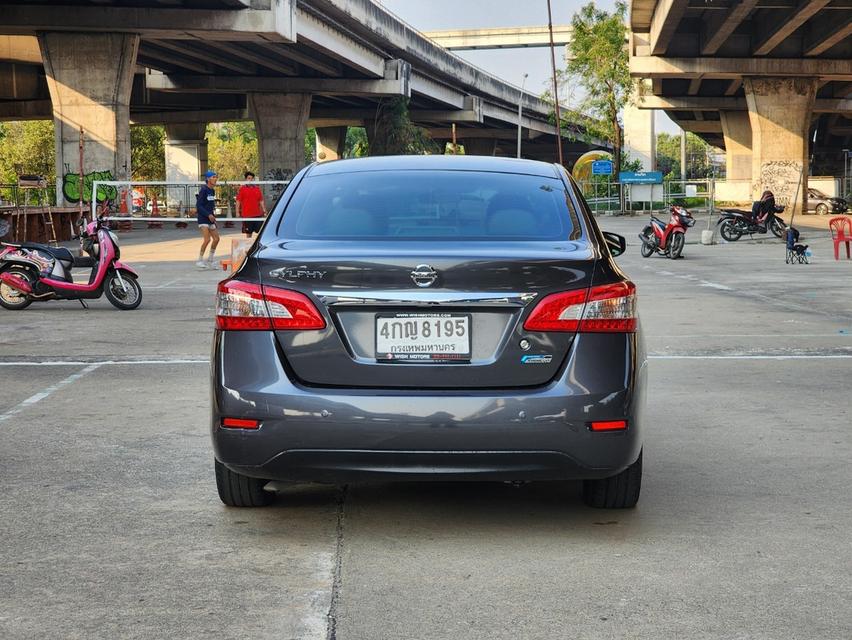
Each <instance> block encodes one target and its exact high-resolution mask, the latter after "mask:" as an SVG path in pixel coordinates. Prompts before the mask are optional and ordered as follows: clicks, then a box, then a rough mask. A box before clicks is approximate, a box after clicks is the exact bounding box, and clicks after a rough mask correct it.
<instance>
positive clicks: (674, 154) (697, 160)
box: [657, 132, 713, 180]
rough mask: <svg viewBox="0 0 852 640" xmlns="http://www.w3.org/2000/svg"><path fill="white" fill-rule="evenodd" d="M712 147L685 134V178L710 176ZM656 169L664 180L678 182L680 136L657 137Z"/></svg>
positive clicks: (689, 133)
mask: <svg viewBox="0 0 852 640" xmlns="http://www.w3.org/2000/svg"><path fill="white" fill-rule="evenodd" d="M711 149H712V147H711V146H710V145H709V144H707V143H706V142H705V141H704V140H703V139H701V138H699V137H698V136H697V135H695V134H694V133H692V132H687V134H686V177H687V178H689V179H693V180H694V179H703V178H707V177H708V176H710V175H711V174H712V172H713V166H712V164H711V162H710V152H711ZM657 168H658V169H659V170H660V171H662V172H663V175H664V176H665V178H666V180H680V175H681V173H680V136H679V135H672V134H670V133H660V134H658V135H657Z"/></svg>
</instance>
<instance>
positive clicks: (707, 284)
mask: <svg viewBox="0 0 852 640" xmlns="http://www.w3.org/2000/svg"><path fill="white" fill-rule="evenodd" d="M701 286H702V287H710V288H712V289H718V290H719V291H733V289H731V287H726V286H725V285H723V284H716V283H715V282H707V281H706V280H702V281H701Z"/></svg>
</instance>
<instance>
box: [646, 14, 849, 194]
mask: <svg viewBox="0 0 852 640" xmlns="http://www.w3.org/2000/svg"><path fill="white" fill-rule="evenodd" d="M630 27H631V30H632V35H631V41H630V72H631V75H633V76H634V77H636V78H640V79H644V80H645V85H644V88H645V98H644V100H643V101H642V102H641V103H640V105H639V106H640V107H641V108H645V109H663V110H665V111H666V113H667V114H668V115H669V116H670V117H671V118H672V119H673V120H674V121H675V122H677V123H678V124H679V125H680V126H681V127H682V128H684V129H685V130H687V131H693V132H695V133H697V134H698V135H700V136H702V137H704V138H705V139H706V140H707V141H708V142H711V143H712V144H715V145H717V146H720V147H724V148H725V149H726V151H727V175H728V179H729V180H748V181H751V189H752V193H753V194H754V195H759V192H760V191H762V190H763V188H765V187H770V188H773V189H774V190H775V191H776V192H778V191H781V192H782V193H784V196H783V197H784V198H786V199H788V200H791V199H792V198H793V197H794V196H795V191H796V186H798V191H799V197H800V198H803V197H804V193H805V190H804V188H803V187H804V186H805V184H806V181H807V176H808V174H809V173H810V174H812V175H813V174H823V175H825V174H828V175H839V174H840V173H842V171H843V167H844V162H843V157H842V150H843V149H848V148H850V145H852V136H850V133H852V1H850V0H811V1H802V0H716V1H714V2H704V1H703V0H633V1H632V3H631V6H630ZM802 174H803V175H804V179H802V180H801V181H800V179H799V176H800V175H802Z"/></svg>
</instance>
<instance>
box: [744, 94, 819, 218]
mask: <svg viewBox="0 0 852 640" xmlns="http://www.w3.org/2000/svg"><path fill="white" fill-rule="evenodd" d="M817 82H818V81H817V79H816V78H745V79H744V81H743V86H744V88H745V94H746V102H747V103H748V114H749V121H750V122H751V134H752V149H753V153H752V168H751V179H752V185H751V188H752V198H753V199H755V200H756V199H758V198H760V194H761V193H762V192H763V190H764V189H771V190H772V192H773V193H774V194H775V200H776V202H777V203H778V204H783V205H785V206H786V207H787V215H788V218H787V219H788V220H789V216H790V215H792V213H793V205H794V204H795V205H796V211H797V212H801V211H802V208H801V207H802V204H803V203H804V202H805V197H806V193H807V186H808V132H809V131H810V125H811V114H812V113H813V106H814V98H815V97H816V90H817ZM797 192H798V194H799V195H798V200H797V201H796V202H795V203H794V202H793V201H794V199H795V197H796V193H797Z"/></svg>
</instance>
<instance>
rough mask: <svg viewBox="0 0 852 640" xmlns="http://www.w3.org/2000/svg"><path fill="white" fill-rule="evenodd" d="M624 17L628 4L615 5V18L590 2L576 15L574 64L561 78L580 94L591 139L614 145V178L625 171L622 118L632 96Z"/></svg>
mask: <svg viewBox="0 0 852 640" xmlns="http://www.w3.org/2000/svg"><path fill="white" fill-rule="evenodd" d="M626 13H627V5H626V4H625V3H624V2H616V4H615V10H614V11H613V12H612V13H609V12H607V11H602V10H600V9H598V8H597V7H596V6H595V4H594V3H593V2H591V3H589V4H587V5H586V6H584V7H583V8H582V9H580V11H579V12H577V13H576V14H574V18H573V20H572V22H571V24H572V26H573V28H574V33H573V35H572V37H571V44H570V45H569V53H570V60H569V61H568V66H567V68H566V69H565V70H564V71H563V72H561V73H560V74H559V81H560V84H561V85H563V86H565V85H569V84H570V85H571V86H572V87H576V88H578V89H580V90H581V93H582V97H581V99H580V100H579V105H578V107H577V108H578V110H579V111H581V112H582V113H585V114H586V115H587V116H589V117H587V118H585V119H583V124H584V126H585V128H586V130H587V131H588V133H589V135H592V136H597V137H601V138H603V139H605V140H609V141H611V142H612V145H613V161H614V163H615V174H616V175H618V173H619V172H620V171H621V159H622V146H623V139H624V133H623V130H622V127H621V122H620V120H619V113H620V112H621V110H622V109H623V108H624V106H625V105H627V103H628V101H629V99H630V96H631V94H632V92H633V81H632V79H631V78H630V69H629V68H628V56H627V48H626V47H625V40H626V38H627V27H626V26H625V16H626ZM563 126H564V125H563Z"/></svg>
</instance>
